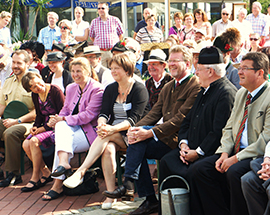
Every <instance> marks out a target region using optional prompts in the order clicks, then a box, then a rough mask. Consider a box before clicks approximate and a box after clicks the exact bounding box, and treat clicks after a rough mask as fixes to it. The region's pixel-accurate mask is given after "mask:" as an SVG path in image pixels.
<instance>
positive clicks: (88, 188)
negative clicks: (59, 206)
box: [63, 167, 100, 196]
mask: <svg viewBox="0 0 270 215" xmlns="http://www.w3.org/2000/svg"><path fill="white" fill-rule="evenodd" d="M98 171H100V168H99V167H97V168H95V169H90V170H87V171H86V173H85V175H84V177H83V183H82V184H80V185H79V186H77V187H75V188H73V189H71V188H68V187H66V186H65V185H63V192H64V194H65V195H66V196H80V195H86V194H91V193H96V192H98V191H99V187H98V182H97V179H96V178H97V176H98Z"/></svg>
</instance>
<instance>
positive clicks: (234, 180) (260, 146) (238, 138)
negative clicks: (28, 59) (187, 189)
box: [190, 52, 270, 215]
mask: <svg viewBox="0 0 270 215" xmlns="http://www.w3.org/2000/svg"><path fill="white" fill-rule="evenodd" d="M268 68H269V60H268V57H267V56H266V55H264V54H263V53H255V52H251V53H248V54H247V55H245V56H244V57H243V60H242V62H241V65H240V67H239V68H238V71H239V72H238V74H239V78H240V82H239V83H240V85H241V86H242V88H241V89H239V91H238V92H237V94H236V97H235V103H234V108H233V110H232V113H231V116H230V118H229V120H228V122H227V124H226V126H225V128H224V129H223V135H222V138H221V141H220V142H221V146H220V147H219V148H218V149H217V151H216V154H215V155H213V156H210V157H208V158H205V159H204V160H202V162H197V163H196V164H194V166H193V167H194V168H193V169H194V172H193V173H192V176H191V178H192V179H191V182H190V186H191V201H190V203H191V205H192V207H191V214H192V215H194V214H196V215H200V214H217V213H218V214H219V215H227V214H231V215H239V214H248V211H247V205H246V202H245V199H244V196H243V193H242V190H241V176H243V175H244V174H245V173H247V172H248V171H250V161H251V160H252V159H253V158H256V157H258V156H263V154H264V150H265V146H266V144H267V142H268V141H269V140H270V86H269V84H268V82H267V79H268ZM220 114H222V113H220ZM195 166H196V167H195Z"/></svg>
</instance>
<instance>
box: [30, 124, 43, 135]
mask: <svg viewBox="0 0 270 215" xmlns="http://www.w3.org/2000/svg"><path fill="white" fill-rule="evenodd" d="M45 131H46V130H45V128H44V127H43V126H42V127H39V128H37V127H36V126H34V127H33V128H31V129H30V134H31V135H32V136H34V135H37V134H39V133H42V132H45Z"/></svg>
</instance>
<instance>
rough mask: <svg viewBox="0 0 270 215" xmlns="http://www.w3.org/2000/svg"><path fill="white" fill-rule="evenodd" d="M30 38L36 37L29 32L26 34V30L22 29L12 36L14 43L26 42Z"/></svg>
mask: <svg viewBox="0 0 270 215" xmlns="http://www.w3.org/2000/svg"><path fill="white" fill-rule="evenodd" d="M30 39H34V40H35V39H36V38H33V37H32V35H30V34H29V32H27V33H26V34H24V31H23V30H22V29H20V31H17V32H14V33H13V37H12V43H17V42H20V41H21V42H24V41H27V40H30Z"/></svg>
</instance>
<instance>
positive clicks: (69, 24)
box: [58, 19, 72, 31]
mask: <svg viewBox="0 0 270 215" xmlns="http://www.w3.org/2000/svg"><path fill="white" fill-rule="evenodd" d="M63 23H64V24H65V25H66V26H67V27H68V28H69V30H70V31H71V30H72V25H71V22H70V21H69V20H67V19H62V20H61V21H60V22H59V23H58V26H59V27H60V28H61V25H62V24H63Z"/></svg>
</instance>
